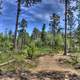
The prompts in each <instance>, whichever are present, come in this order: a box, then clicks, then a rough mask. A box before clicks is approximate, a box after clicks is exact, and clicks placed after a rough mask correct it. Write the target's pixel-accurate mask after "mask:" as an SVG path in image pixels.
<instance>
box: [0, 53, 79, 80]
mask: <svg viewBox="0 0 80 80" xmlns="http://www.w3.org/2000/svg"><path fill="white" fill-rule="evenodd" d="M69 59H70V57H69V56H63V55H61V54H58V55H54V56H50V55H45V56H41V57H39V58H38V65H37V66H36V67H35V68H32V69H30V70H29V71H30V72H23V73H21V74H20V78H17V79H15V78H9V77H5V78H3V77H2V78H1V79H0V80H80V72H79V71H78V70H75V69H74V67H73V66H71V65H69V64H65V60H69ZM26 62H27V61H26ZM54 74H55V78H54ZM65 74H68V75H67V76H68V79H65V78H63V76H65ZM75 74H76V75H78V76H79V77H78V76H76V75H75ZM70 75H71V76H72V77H70ZM61 76H62V77H61ZM56 77H57V78H56ZM69 77H70V78H69Z"/></svg>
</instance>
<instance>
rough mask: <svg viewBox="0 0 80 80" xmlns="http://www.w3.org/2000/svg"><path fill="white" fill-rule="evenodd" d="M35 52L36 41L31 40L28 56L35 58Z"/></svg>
mask: <svg viewBox="0 0 80 80" xmlns="http://www.w3.org/2000/svg"><path fill="white" fill-rule="evenodd" d="M35 52H36V46H35V43H33V42H31V43H30V44H29V46H28V47H27V57H28V58H29V59H33V57H34V55H35Z"/></svg>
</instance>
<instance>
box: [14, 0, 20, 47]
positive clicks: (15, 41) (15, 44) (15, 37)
mask: <svg viewBox="0 0 80 80" xmlns="http://www.w3.org/2000/svg"><path fill="white" fill-rule="evenodd" d="M20 4H21V0H18V3H17V15H16V28H15V35H14V48H15V49H17V31H18V21H19V15H20Z"/></svg>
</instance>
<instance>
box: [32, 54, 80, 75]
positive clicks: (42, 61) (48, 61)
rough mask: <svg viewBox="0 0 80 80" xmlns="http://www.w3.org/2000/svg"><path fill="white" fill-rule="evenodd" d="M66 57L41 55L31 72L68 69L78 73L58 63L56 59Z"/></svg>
mask: <svg viewBox="0 0 80 80" xmlns="http://www.w3.org/2000/svg"><path fill="white" fill-rule="evenodd" d="M62 58H63V59H68V58H69V57H68V56H61V55H55V56H48V55H46V56H43V57H40V58H39V63H38V66H37V67H36V68H35V69H33V70H31V71H32V72H38V71H63V72H64V71H65V72H66V71H69V72H72V73H76V74H79V73H78V72H77V71H76V70H75V69H73V68H70V67H69V66H66V65H59V63H58V62H57V60H59V59H62Z"/></svg>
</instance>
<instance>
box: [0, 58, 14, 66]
mask: <svg viewBox="0 0 80 80" xmlns="http://www.w3.org/2000/svg"><path fill="white" fill-rule="evenodd" d="M13 62H15V59H12V60H9V61H7V62H4V63H2V64H0V67H2V66H5V65H7V64H10V63H13Z"/></svg>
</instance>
